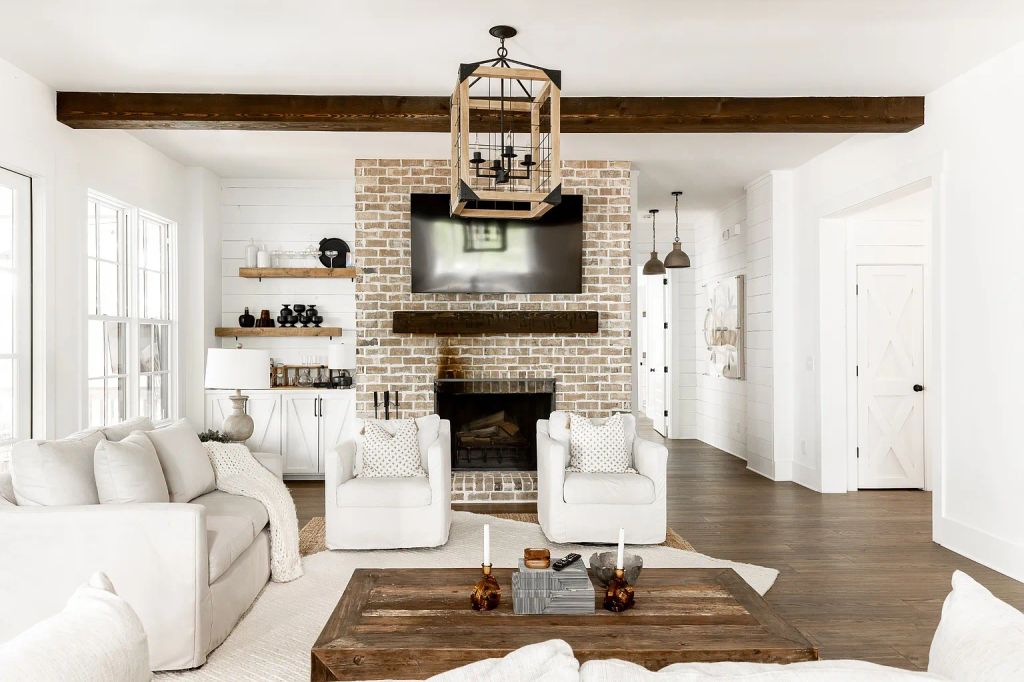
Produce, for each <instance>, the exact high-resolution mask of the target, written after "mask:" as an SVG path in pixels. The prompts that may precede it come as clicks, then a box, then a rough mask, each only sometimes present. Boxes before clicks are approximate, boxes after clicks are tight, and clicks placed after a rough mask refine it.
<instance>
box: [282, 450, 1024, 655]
mask: <svg viewBox="0 0 1024 682" xmlns="http://www.w3.org/2000/svg"><path fill="white" fill-rule="evenodd" d="M644 436H645V437H648V438H652V439H658V440H660V438H658V437H657V435H656V434H654V433H653V432H652V431H649V430H647V431H646V432H645V433H644ZM667 444H668V446H669V453H670V454H669V464H668V479H669V487H668V516H669V526H670V527H672V528H674V529H675V530H676V531H677V532H678V533H679V534H681V535H682V536H683V537H685V538H686V539H687V540H689V541H690V542H691V543H692V544H693V545H694V547H695V548H696V549H697V551H699V552H702V553H704V554H708V555H711V556H715V557H719V558H722V559H732V560H736V561H745V562H750V563H756V564H761V565H763V566H771V567H773V568H777V569H778V570H779V571H780V574H779V579H778V581H777V582H776V583H775V585H774V586H773V587H772V589H771V590H770V591H769V592H768V594H767V595H766V598H767V600H768V601H769V602H770V603H771V604H772V605H773V606H774V607H775V608H776V609H777V610H778V611H779V612H780V613H781V614H782V616H783V617H785V618H786V619H787V620H789V622H790V623H792V624H793V625H795V626H796V627H798V628H799V629H800V630H802V631H803V632H804V634H806V635H807V636H808V637H809V638H810V639H811V640H812V641H813V642H815V644H817V645H818V646H819V647H820V649H821V655H822V657H823V658H831V659H836V658H859V659H863V660H869V661H874V662H877V663H883V664H886V665H893V666H898V667H903V668H910V669H923V668H924V667H925V666H926V665H927V661H928V647H929V644H930V643H931V638H932V633H933V632H934V630H935V626H936V624H937V623H938V621H939V611H940V608H941V606H942V600H943V599H944V598H945V596H946V594H947V593H948V592H949V579H950V576H951V575H952V573H953V571H954V570H955V569H961V570H963V571H965V572H967V573H969V574H970V575H971V576H973V577H974V578H975V579H976V580H978V581H979V582H981V583H982V584H983V585H985V586H986V587H988V588H989V589H990V590H992V591H993V592H994V593H995V594H996V596H998V597H1000V598H1001V599H1004V600H1006V601H1008V602H1010V603H1011V604H1013V605H1014V606H1016V607H1017V608H1024V584H1022V583H1019V582H1017V581H1015V580H1013V579H1011V578H1008V577H1006V576H1004V575H1002V574H1000V573H997V572H995V571H992V570H990V569H987V568H985V567H983V566H981V565H980V564H977V563H975V562H973V561H970V560H968V559H965V558H964V557H962V556H960V555H958V554H954V553H953V552H950V551H948V550H946V549H943V548H942V547H940V546H939V545H936V544H935V543H933V542H932V541H931V494H930V493H926V492H917V491H865V492H857V493H848V494H846V495H820V494H818V493H816V492H814V491H812V490H808V489H806V488H804V487H802V486H799V485H797V484H795V483H774V482H772V481H769V480H768V479H766V478H763V477H761V476H759V475H757V474H754V473H752V472H750V471H747V469H746V463H745V462H744V461H743V460H741V459H738V458H736V457H733V456H731V455H728V454H726V453H724V452H722V451H721V450H718V449H716V448H713V447H711V446H709V445H706V444H704V443H701V442H699V441H692V440H690V441H667ZM289 487H290V488H291V490H292V495H293V497H294V498H295V501H296V505H297V508H298V514H299V523H300V525H302V524H305V523H306V521H308V520H309V519H310V518H311V517H313V516H322V515H323V484H322V483H319V482H291V483H289ZM466 508H469V509H470V510H475V511H481V512H486V511H490V510H493V509H494V508H493V507H492V508H491V509H487V508H482V507H480V506H471V507H469V506H467V507H466ZM501 509H503V510H504V509H507V510H508V511H534V509H530V508H527V509H524V508H522V507H521V506H519V507H517V508H516V509H511V508H507V507H505V506H502V507H501Z"/></svg>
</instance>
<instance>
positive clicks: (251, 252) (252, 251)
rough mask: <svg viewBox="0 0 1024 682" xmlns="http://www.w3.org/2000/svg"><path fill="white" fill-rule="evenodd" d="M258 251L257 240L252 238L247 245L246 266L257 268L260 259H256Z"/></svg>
mask: <svg viewBox="0 0 1024 682" xmlns="http://www.w3.org/2000/svg"><path fill="white" fill-rule="evenodd" d="M258 252H259V248H257V246H256V241H255V240H253V239H250V240H249V243H248V244H247V245H246V247H245V267H247V268H255V267H257V265H256V263H257V262H258V261H257V260H256V254H257V253H258Z"/></svg>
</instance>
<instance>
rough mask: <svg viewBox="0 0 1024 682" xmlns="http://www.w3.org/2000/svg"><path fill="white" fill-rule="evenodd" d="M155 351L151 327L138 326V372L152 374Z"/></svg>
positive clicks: (148, 325)
mask: <svg viewBox="0 0 1024 682" xmlns="http://www.w3.org/2000/svg"><path fill="white" fill-rule="evenodd" d="M154 355H155V349H154V347H153V325H151V324H140V325H139V371H140V372H152V371H153V370H154V369H155V367H154V360H155V358H154Z"/></svg>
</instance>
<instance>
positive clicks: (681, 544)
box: [299, 514, 697, 556]
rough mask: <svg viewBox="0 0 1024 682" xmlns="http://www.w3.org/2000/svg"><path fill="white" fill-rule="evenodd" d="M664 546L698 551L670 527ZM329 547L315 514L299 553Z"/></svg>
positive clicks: (527, 517)
mask: <svg viewBox="0 0 1024 682" xmlns="http://www.w3.org/2000/svg"><path fill="white" fill-rule="evenodd" d="M489 516H493V517H494V518H497V519H508V520H509V521H522V522H523V523H538V521H537V515H536V514H489ZM661 544H662V546H663V547H672V548H674V549H682V550H686V551H687V552H696V551H697V550H695V549H694V548H693V545H691V544H690V543H689V542H687V540H686V538H684V537H683V536H681V535H680V534H679V533H677V532H675V531H674V530H672V529H671V528H669V529H668V535H667V537H666V538H665V542H663V543H661ZM326 549H327V545H326V544H324V517H322V516H314V517H313V518H311V519H310V520H309V523H307V524H306V525H305V526H303V527H302V530H300V531H299V553H300V554H301V555H302V556H309V555H310V554H316V553H317V552H323V551H324V550H326Z"/></svg>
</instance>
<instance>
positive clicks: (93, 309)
mask: <svg viewBox="0 0 1024 682" xmlns="http://www.w3.org/2000/svg"><path fill="white" fill-rule="evenodd" d="M88 260H89V272H88V274H87V275H86V278H87V279H88V281H87V282H86V286H87V287H88V289H89V294H88V299H87V300H86V308H87V309H88V311H89V314H90V315H99V308H98V307H97V305H96V303H97V301H96V261H94V260H93V259H92V258H90V259H88Z"/></svg>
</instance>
